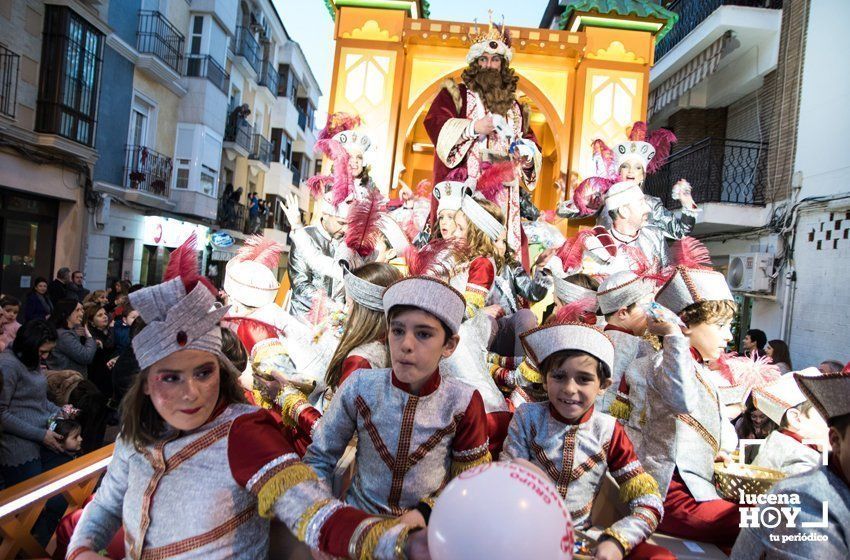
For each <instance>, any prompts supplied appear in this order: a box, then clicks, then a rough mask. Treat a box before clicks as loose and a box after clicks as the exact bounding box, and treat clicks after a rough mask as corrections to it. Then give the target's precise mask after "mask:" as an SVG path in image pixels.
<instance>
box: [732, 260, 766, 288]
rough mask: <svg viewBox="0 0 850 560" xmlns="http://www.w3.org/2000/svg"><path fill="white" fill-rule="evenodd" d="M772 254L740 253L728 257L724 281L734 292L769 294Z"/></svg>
mask: <svg viewBox="0 0 850 560" xmlns="http://www.w3.org/2000/svg"><path fill="white" fill-rule="evenodd" d="M772 274H773V254H771V253H740V254H737V255H729V271H728V272H727V273H726V281H727V282H728V283H729V288H731V289H732V291H734V292H771V291H772V288H773V286H772V278H771V275H772Z"/></svg>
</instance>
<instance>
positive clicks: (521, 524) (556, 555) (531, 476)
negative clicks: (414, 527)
mask: <svg viewBox="0 0 850 560" xmlns="http://www.w3.org/2000/svg"><path fill="white" fill-rule="evenodd" d="M573 542H574V538H573V524H572V519H571V518H570V513H569V511H567V506H566V504H565V503H564V500H563V499H562V498H561V496H560V494H558V491H557V490H556V489H555V487H554V486H553V485H552V483H551V482H550V481H549V480H548V479H545V478H543V477H541V476H539V475H538V474H536V473H534V472H532V471H530V470H529V469H526V468H524V467H522V466H520V465H518V464H516V463H489V464H486V465H481V466H480V467H476V468H473V469H470V470H468V471H466V472H464V473H461V474H460V475H458V476H457V477H455V478H454V479H453V480H452V481H451V482H449V484H448V486H446V488H445V489H444V490H443V492H442V493H441V494H440V497H439V498H438V499H437V503H436V504H434V509H433V511H432V513H431V518H430V519H429V521H428V551H429V552H430V554H431V558H433V560H469V559H471V558H476V559H477V558H481V559H485V558H486V559H487V560H515V559H516V558H535V559H538V558H539V559H541V560H569V559H571V558H572V557H573Z"/></svg>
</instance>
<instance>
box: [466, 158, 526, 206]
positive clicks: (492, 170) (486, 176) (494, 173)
mask: <svg viewBox="0 0 850 560" xmlns="http://www.w3.org/2000/svg"><path fill="white" fill-rule="evenodd" d="M481 167H482V169H483V171H482V172H481V175H479V176H478V182H477V183H476V186H475V190H476V191H477V192H479V193H481V196H483V197H484V198H486V199H487V200H489V201H490V202H495V203H497V204H498V201H499V196H500V195H501V194H502V193H503V192H505V183H509V182H511V181H513V180H514V179H515V178H516V175H515V174H514V165H513V163H511V162H509V161H500V162H499V163H494V164H492V165H489V166H486V167H485V166H484V165H483V164H482V166H481Z"/></svg>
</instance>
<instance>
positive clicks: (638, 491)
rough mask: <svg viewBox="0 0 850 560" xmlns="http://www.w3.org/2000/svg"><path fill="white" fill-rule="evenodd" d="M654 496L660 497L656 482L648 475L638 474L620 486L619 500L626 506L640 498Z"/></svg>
mask: <svg viewBox="0 0 850 560" xmlns="http://www.w3.org/2000/svg"><path fill="white" fill-rule="evenodd" d="M650 494H652V495H656V496H658V497H659V498H660V497H661V492H659V490H658V482H656V481H655V479H654V478H652V475H651V474H649V473H645V472H644V473H640V474H639V475H637V476H636V477H634V478H630V479H629V480H627V481H625V482H623V483H622V484H620V500H622V501H623V503H625V504H627V503H629V502H631V501H632V500H634V499H635V498H639V497H640V496H646V495H650Z"/></svg>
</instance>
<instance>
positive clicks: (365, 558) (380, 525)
mask: <svg viewBox="0 0 850 560" xmlns="http://www.w3.org/2000/svg"><path fill="white" fill-rule="evenodd" d="M398 523H399V521H398V519H396V518H392V519H384V520H382V521H378V522H377V523H375V524H374V525H372V526H371V527H369V529H367V532H366V536H365V537H363V544H361V545H360V550H359V551H358V554H357V558H358V559H359V560H372V559H373V558H374V557H375V549H376V548H378V542H379V541H380V540H381V537H383V536H384V533H386V532H387V531H389V530H390V529H392V528H393V527H395V526H396V525H398Z"/></svg>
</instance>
